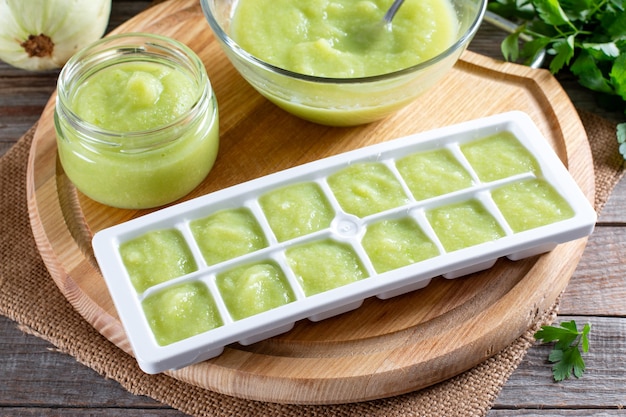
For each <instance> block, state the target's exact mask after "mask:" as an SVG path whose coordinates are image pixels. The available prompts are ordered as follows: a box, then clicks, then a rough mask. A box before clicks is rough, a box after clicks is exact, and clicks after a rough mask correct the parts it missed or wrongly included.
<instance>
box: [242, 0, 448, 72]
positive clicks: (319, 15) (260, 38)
mask: <svg viewBox="0 0 626 417" xmlns="http://www.w3.org/2000/svg"><path fill="white" fill-rule="evenodd" d="M390 5H391V1H389V0H362V1H354V0H333V1H329V0H311V1H297V0H240V1H239V3H238V5H237V8H236V9H235V13H234V16H233V20H232V34H231V35H232V37H233V39H234V40H235V41H236V42H237V43H238V44H239V45H240V46H241V47H242V48H243V49H244V50H246V51H248V52H249V53H251V54H252V55H254V56H256V57H258V58H261V59H263V60H265V61H266V62H268V63H270V64H272V65H275V66H277V67H280V68H285V69H288V70H290V71H293V72H296V73H300V74H307V75H314V76H319V77H333V78H356V77H366V76H371V75H378V74H384V73H389V72H394V71H397V70H401V69H403V68H408V67H411V66H413V65H416V64H418V63H420V62H423V61H426V60H428V59H430V58H432V57H434V56H436V55H438V54H439V53H441V52H442V51H444V50H445V49H446V48H448V47H450V45H452V43H453V42H454V39H455V36H456V30H457V27H458V22H457V18H456V15H455V13H454V10H453V8H452V5H451V3H450V2H449V1H447V0H406V1H405V2H404V4H403V5H402V7H401V8H400V10H399V11H398V13H397V14H396V16H395V18H394V20H393V26H392V27H393V29H389V28H385V27H383V26H382V24H381V25H380V26H378V27H377V26H376V25H377V24H378V23H379V22H381V21H382V18H383V15H384V14H385V11H386V10H387V8H388V7H389V6H390Z"/></svg>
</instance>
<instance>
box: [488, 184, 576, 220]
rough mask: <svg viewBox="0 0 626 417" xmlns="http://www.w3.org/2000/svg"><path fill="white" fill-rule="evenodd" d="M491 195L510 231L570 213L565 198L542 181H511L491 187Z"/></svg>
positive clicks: (561, 218)
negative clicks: (494, 187)
mask: <svg viewBox="0 0 626 417" xmlns="http://www.w3.org/2000/svg"><path fill="white" fill-rule="evenodd" d="M491 195H492V197H493V200H494V201H495V203H496V205H497V206H498V208H499V209H500V211H501V212H502V215H503V216H504V218H505V219H506V221H507V222H508V223H509V226H510V227H511V229H512V230H513V231H514V232H521V231H524V230H528V229H534V228H535V227H539V226H544V225H546V224H551V223H555V222H558V221H561V220H565V219H569V218H571V217H573V216H574V211H573V210H572V208H571V207H570V205H569V204H568V203H567V201H565V199H564V198H563V197H562V196H561V195H560V194H559V193H558V192H557V191H556V190H555V189H554V188H553V187H552V186H551V185H550V184H548V183H547V182H546V181H544V180H540V179H534V180H527V181H522V182H516V183H512V184H509V185H505V186H502V187H500V188H498V189H495V190H494V191H493V192H492V193H491Z"/></svg>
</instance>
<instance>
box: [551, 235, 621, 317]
mask: <svg viewBox="0 0 626 417" xmlns="http://www.w3.org/2000/svg"><path fill="white" fill-rule="evenodd" d="M625 299H626V228H624V227H607V226H599V227H596V230H595V231H594V232H593V234H592V235H591V237H590V238H589V241H588V243H587V248H586V249H585V252H584V254H583V258H582V259H581V262H580V263H579V265H578V268H577V269H576V271H575V272H574V275H573V276H572V278H571V280H570V282H569V285H568V286H567V289H566V291H565V296H564V297H563V299H562V301H561V305H560V310H559V313H560V314H580V315H597V316H626V303H624V300H625Z"/></svg>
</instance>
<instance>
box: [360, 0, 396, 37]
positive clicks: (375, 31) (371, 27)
mask: <svg viewBox="0 0 626 417" xmlns="http://www.w3.org/2000/svg"><path fill="white" fill-rule="evenodd" d="M402 3H404V0H394V1H393V3H392V4H391V6H390V7H389V9H388V10H387V12H386V13H385V15H384V16H383V18H382V19H381V20H378V21H376V22H373V23H369V24H367V25H365V27H364V28H361V29H360V30H358V31H357V32H356V33H355V36H354V40H355V42H356V43H357V44H358V45H361V46H362V47H363V48H369V47H371V45H373V44H375V43H379V42H384V39H385V37H384V36H383V34H385V33H387V34H389V33H391V20H392V19H393V17H394V16H395V15H396V13H397V11H398V9H399V8H400V6H402Z"/></svg>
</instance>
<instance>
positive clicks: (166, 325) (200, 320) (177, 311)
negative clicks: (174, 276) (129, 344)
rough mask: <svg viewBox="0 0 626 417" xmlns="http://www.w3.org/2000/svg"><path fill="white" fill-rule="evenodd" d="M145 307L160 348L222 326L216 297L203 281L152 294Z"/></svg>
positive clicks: (144, 302) (143, 305) (146, 300)
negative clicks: (214, 298)
mask: <svg viewBox="0 0 626 417" xmlns="http://www.w3.org/2000/svg"><path fill="white" fill-rule="evenodd" d="M142 307H143V310H144V312H145V314H146V318H147V320H148V323H149V324H150V328H151V329H152V333H153V334H154V337H155V338H156V341H157V343H158V344H159V345H161V346H164V345H169V344H171V343H174V342H177V341H179V340H183V339H186V338H188V337H191V336H195V335H197V334H200V333H203V332H206V331H208V330H211V329H214V328H216V327H220V326H222V325H223V322H222V319H221V317H220V315H219V312H218V310H217V306H216V305H215V301H214V300H213V297H212V296H211V294H210V293H209V290H208V288H207V287H206V286H205V285H204V284H202V283H200V282H194V283H186V284H179V285H175V286H172V287H169V288H167V289H164V290H162V291H159V292H157V293H154V294H151V295H149V296H148V297H146V298H145V299H144V300H143V302H142Z"/></svg>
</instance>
